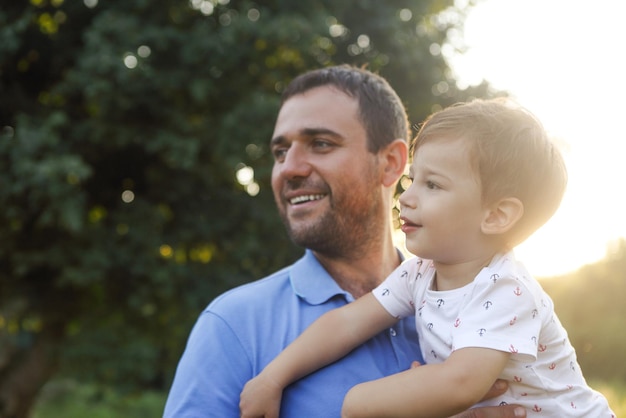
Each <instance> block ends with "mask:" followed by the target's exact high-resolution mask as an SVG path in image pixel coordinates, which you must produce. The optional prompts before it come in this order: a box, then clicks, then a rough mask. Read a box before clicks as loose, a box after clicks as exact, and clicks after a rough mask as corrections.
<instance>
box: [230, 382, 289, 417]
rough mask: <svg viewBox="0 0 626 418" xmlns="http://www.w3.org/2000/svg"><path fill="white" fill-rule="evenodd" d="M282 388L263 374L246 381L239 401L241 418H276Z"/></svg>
mask: <svg viewBox="0 0 626 418" xmlns="http://www.w3.org/2000/svg"><path fill="white" fill-rule="evenodd" d="M282 396H283V388H282V387H281V386H280V385H278V384H277V383H276V382H274V381H273V380H271V379H270V378H266V377H265V376H263V374H260V375H258V376H257V377H255V378H254V379H252V380H250V381H248V383H246V385H245V386H244V387H243V391H242V392H241V396H240V400H239V410H240V412H241V415H240V416H241V418H278V414H279V412H280V400H281V398H282Z"/></svg>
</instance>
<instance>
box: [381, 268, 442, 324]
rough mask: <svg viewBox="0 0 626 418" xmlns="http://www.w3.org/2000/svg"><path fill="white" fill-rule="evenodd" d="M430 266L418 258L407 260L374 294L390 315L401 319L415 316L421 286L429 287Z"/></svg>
mask: <svg viewBox="0 0 626 418" xmlns="http://www.w3.org/2000/svg"><path fill="white" fill-rule="evenodd" d="M430 266H431V262H430V261H428V260H423V259H421V258H418V257H414V258H410V259H408V260H405V261H404V262H403V263H402V264H401V265H400V266H399V267H398V268H396V270H395V271H394V272H393V273H391V274H390V275H389V277H387V278H386V279H385V281H383V282H382V283H381V284H380V285H379V286H378V287H377V288H375V289H374V290H373V291H372V293H373V294H374V296H375V297H376V299H377V300H378V301H379V302H380V303H381V305H383V307H384V308H385V309H386V310H387V312H389V314H390V315H392V316H394V317H396V318H399V319H400V318H406V317H408V316H411V315H415V297H416V295H417V294H419V290H420V287H421V286H427V283H426V282H427V277H425V276H426V272H427V271H428V270H429V267H430Z"/></svg>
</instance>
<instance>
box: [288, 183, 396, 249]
mask: <svg viewBox="0 0 626 418" xmlns="http://www.w3.org/2000/svg"><path fill="white" fill-rule="evenodd" d="M356 193H358V192H356ZM375 194H376V193H375V192H372V193H370V194H369V195H368V196H363V197H362V198H361V199H358V201H357V202H352V203H351V204H350V205H347V204H345V202H344V204H343V205H342V204H341V203H339V204H338V205H334V204H332V205H331V207H330V209H329V210H328V211H327V212H326V213H324V214H323V215H322V216H320V217H318V218H317V219H315V220H313V221H310V222H309V223H308V224H306V225H304V226H301V227H298V228H292V225H291V224H290V222H289V219H288V218H287V216H286V215H285V213H284V212H283V211H280V212H281V213H280V216H281V218H282V220H283V223H284V224H285V228H286V229H287V233H288V234H289V237H290V238H291V240H292V241H293V242H294V243H295V244H296V245H299V246H301V247H304V248H308V249H310V250H313V251H315V252H318V253H320V254H324V255H326V256H330V257H332V256H339V257H345V256H347V255H349V254H351V253H353V252H354V251H360V250H359V249H362V248H364V247H366V246H369V245H373V244H374V241H375V240H378V239H381V238H382V237H381V236H380V235H381V234H382V230H381V229H380V225H381V223H383V222H387V218H385V217H384V214H382V213H381V196H380V195H375ZM336 206H343V207H342V208H340V209H338V208H337V207H336Z"/></svg>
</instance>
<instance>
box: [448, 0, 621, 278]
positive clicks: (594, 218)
mask: <svg viewBox="0 0 626 418" xmlns="http://www.w3.org/2000/svg"><path fill="white" fill-rule="evenodd" d="M464 40H465V43H466V44H467V45H468V46H469V47H470V50H469V52H468V53H467V54H465V55H464V56H461V57H457V58H455V59H453V60H451V65H452V67H453V68H454V69H456V71H457V72H458V77H459V78H460V79H461V80H463V81H465V82H467V83H469V84H476V83H478V82H480V80H481V79H483V78H484V79H486V80H488V81H489V82H490V83H491V84H492V85H493V86H495V87H496V88H499V89H502V90H507V91H509V92H510V93H511V94H512V95H513V96H514V97H515V98H516V99H517V101H518V102H519V103H520V104H522V105H523V106H525V107H527V108H528V109H529V110H530V111H532V112H533V113H534V114H535V115H537V116H538V117H539V119H541V120H542V122H543V123H544V125H545V127H546V129H547V130H548V131H549V133H550V134H551V135H552V136H554V137H556V138H558V139H559V141H562V143H563V147H564V148H563V151H564V155H565V159H566V163H567V167H568V171H569V185H568V190H567V192H566V195H565V198H564V201H563V203H562V205H561V207H560V208H559V210H558V212H557V213H556V214H555V216H554V217H553V218H552V219H551V220H550V221H549V222H548V223H547V224H546V225H545V226H544V227H543V228H541V229H540V230H539V231H538V232H537V233H535V235H534V236H532V237H531V238H530V239H529V240H527V241H526V242H525V243H523V244H522V245H521V246H520V247H518V249H517V251H516V253H517V255H518V257H519V258H520V259H521V260H523V261H524V262H525V263H526V264H527V266H528V267H529V269H530V271H531V272H532V273H533V274H534V275H535V276H540V277H541V276H543V277H545V276H550V275H555V274H560V273H567V272H570V271H573V270H576V269H577V268H578V267H580V266H582V265H584V264H588V263H591V262H593V261H596V260H598V259H601V258H603V257H604V256H605V255H606V253H607V248H608V247H607V246H608V245H609V243H611V242H615V240H617V239H619V238H620V237H626V199H625V198H624V196H625V194H626V187H625V185H624V182H625V180H626V158H625V157H626V155H625V154H626V152H625V151H626V126H625V125H626V2H623V1H621V0H596V1H594V2H588V1H582V0H483V1H482V2H481V3H479V5H478V6H476V7H475V9H473V11H472V12H470V15H469V17H468V19H467V20H466V23H465V34H464Z"/></svg>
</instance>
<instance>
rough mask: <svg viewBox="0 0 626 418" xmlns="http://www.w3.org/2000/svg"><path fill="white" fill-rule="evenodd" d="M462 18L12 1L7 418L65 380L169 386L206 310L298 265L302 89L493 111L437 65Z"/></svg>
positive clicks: (3, 102)
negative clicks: (284, 190) (294, 212)
mask: <svg viewBox="0 0 626 418" xmlns="http://www.w3.org/2000/svg"><path fill="white" fill-rule="evenodd" d="M7 3H8V2H7ZM451 5H452V1H451V0H432V1H418V0H412V1H411V0H393V1H388V2H378V1H371V0H359V1H347V0H344V1H329V0H327V1H323V0H316V1H314V0H311V1H300V2H294V1H285V0H267V1H257V2H253V1H235V0H233V1H230V2H229V1H228V0H219V1H218V0H191V1H189V2H185V1H174V0H164V1H161V2H158V4H155V2H151V1H148V0H108V1H106V2H98V1H97V0H84V1H83V2H77V1H63V0H30V2H11V4H10V5H9V4H3V5H2V6H1V9H0V34H1V38H2V42H1V43H0V130H1V131H0V132H1V137H0V205H1V207H2V209H3V210H2V211H1V212H0V234H1V235H0V417H9V416H10V417H25V416H27V415H28V411H29V409H30V406H31V404H32V402H33V400H34V399H35V397H36V394H37V392H38V390H39V388H40V387H41V386H42V385H43V384H44V383H45V382H46V381H47V379H49V378H50V377H51V376H53V375H54V374H55V373H57V372H58V371H59V370H61V371H62V372H63V373H65V374H69V375H72V376H76V377H79V378H82V379H91V380H97V381H99V382H101V383H110V384H116V385H118V386H119V387H122V388H124V387H125V388H128V389H132V388H133V387H135V386H136V385H140V386H144V387H145V386H146V385H153V386H156V387H167V385H168V384H169V379H170V378H171V374H172V373H173V370H174V367H175V363H176V361H177V359H178V357H179V356H180V353H181V350H182V347H183V345H184V341H185V339H186V336H187V334H188V332H189V329H190V326H191V324H192V323H193V321H194V320H195V318H196V315H197V314H198V312H199V311H200V309H201V308H202V307H203V306H204V305H206V304H207V303H208V301H210V300H211V299H212V298H213V297H214V296H215V295H217V294H219V293H221V292H222V291H224V290H226V289H228V288H230V287H232V286H235V285H237V284H240V283H244V282H246V281H250V280H253V279H256V278H259V277H261V276H262V275H264V274H266V273H268V272H270V271H273V270H275V269H277V268H278V267H280V266H283V265H285V264H287V263H288V262H290V261H292V260H294V259H295V258H296V257H297V256H298V254H299V253H300V252H301V250H300V249H298V248H295V247H294V246H293V245H292V244H291V243H290V242H289V240H288V239H287V237H286V234H285V233H284V229H283V227H282V225H281V224H280V221H279V219H278V217H277V215H276V213H275V208H274V204H273V199H272V195H271V191H270V187H269V171H270V169H271V164H272V161H271V156H270V155H269V153H268V147H267V143H268V139H269V137H270V135H271V130H272V127H273V122H274V118H275V115H276V112H277V109H278V100H279V93H280V91H281V89H282V88H283V86H284V85H285V84H286V83H287V82H288V81H289V80H290V79H291V78H293V77H294V76H295V75H297V74H299V73H301V72H302V71H304V70H307V69H310V68H316V67H320V66H325V65H330V64H335V63H352V64H355V65H364V64H367V65H368V67H369V68H370V69H372V70H374V71H377V72H379V73H381V74H382V75H383V76H385V77H386V78H388V79H389V80H390V82H391V84H392V85H393V86H394V87H395V88H396V89H397V90H398V91H399V92H400V93H401V95H402V97H403V99H404V100H405V102H406V104H407V106H408V108H409V111H410V115H411V119H412V121H413V122H419V121H421V120H422V119H423V118H424V117H425V116H426V115H427V114H428V113H430V112H431V110H432V108H433V105H440V106H444V105H447V104H450V103H452V102H454V101H458V100H461V99H465V98H468V97H470V96H485V95H488V94H489V92H488V88H487V86H486V85H481V86H478V87H475V88H473V89H471V90H466V91H459V89H457V88H456V87H455V83H454V79H453V76H452V74H451V73H450V70H449V68H448V66H447V63H446V61H445V60H444V58H443V56H442V55H441V54H440V53H439V48H440V47H441V46H442V45H444V41H445V40H446V36H447V31H448V30H449V29H452V28H457V27H459V26H460V24H461V23H462V13H461V12H460V11H454V10H453V9H449V7H450V6H451ZM446 10H447V11H446ZM443 11H446V12H445V13H441V12H443Z"/></svg>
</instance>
